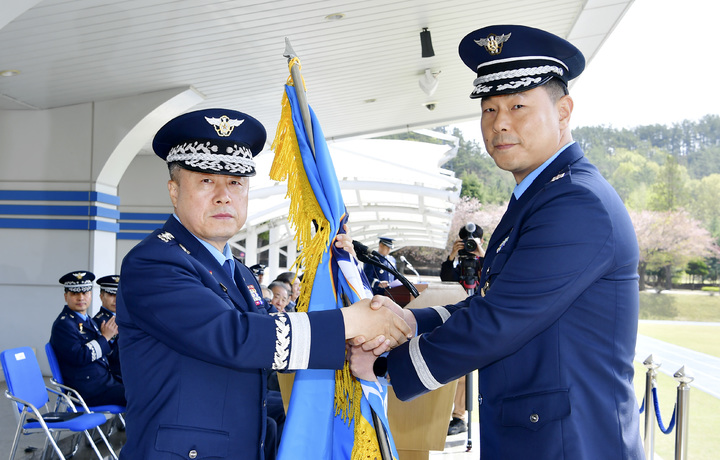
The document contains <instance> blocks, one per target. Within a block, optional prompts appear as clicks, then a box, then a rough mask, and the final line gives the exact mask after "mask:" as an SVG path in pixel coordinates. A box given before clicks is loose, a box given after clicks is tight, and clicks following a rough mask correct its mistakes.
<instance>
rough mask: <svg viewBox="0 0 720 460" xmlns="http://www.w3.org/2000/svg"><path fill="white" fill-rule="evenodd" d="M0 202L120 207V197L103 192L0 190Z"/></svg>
mask: <svg viewBox="0 0 720 460" xmlns="http://www.w3.org/2000/svg"><path fill="white" fill-rule="evenodd" d="M0 200H7V201H13V200H15V201H20V200H22V201H98V202H100V203H107V204H112V205H115V206H119V205H120V197H118V196H115V195H110V194H108V193H102V192H92V191H72V190H0Z"/></svg>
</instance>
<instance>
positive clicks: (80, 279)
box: [58, 271, 95, 292]
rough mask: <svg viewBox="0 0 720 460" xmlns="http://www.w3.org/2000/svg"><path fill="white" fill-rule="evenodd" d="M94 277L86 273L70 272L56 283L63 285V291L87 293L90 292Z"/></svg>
mask: <svg viewBox="0 0 720 460" xmlns="http://www.w3.org/2000/svg"><path fill="white" fill-rule="evenodd" d="M94 279H95V275H94V274H93V273H91V272H88V271H83V272H81V271H77V272H70V273H67V274H65V275H63V276H62V277H61V278H60V279H59V280H58V281H59V282H60V284H62V285H63V287H64V288H65V290H67V291H71V292H88V291H92V286H93V283H92V282H93V280H94Z"/></svg>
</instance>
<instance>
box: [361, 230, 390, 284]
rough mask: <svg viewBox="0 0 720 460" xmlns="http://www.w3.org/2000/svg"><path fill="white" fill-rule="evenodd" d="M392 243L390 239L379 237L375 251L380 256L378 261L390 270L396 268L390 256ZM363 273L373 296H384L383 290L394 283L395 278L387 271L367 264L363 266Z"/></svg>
mask: <svg viewBox="0 0 720 460" xmlns="http://www.w3.org/2000/svg"><path fill="white" fill-rule="evenodd" d="M394 241H395V240H393V239H392V238H388V237H385V236H381V237H380V242H379V244H378V250H377V252H378V253H379V254H380V255H381V256H382V257H381V258H380V261H381V262H382V263H383V265H385V266H386V267H390V268H396V265H395V257H393V256H391V255H390V250H391V249H392V248H393V246H394ZM363 272H364V273H365V276H366V277H367V279H368V281H369V282H370V289H372V292H373V294H385V289H386V288H387V287H388V286H390V283H392V282H393V281H395V276H394V275H393V274H392V273H390V272H389V271H387V269H386V268H381V267H377V266H375V265H372V264H369V263H366V264H365V266H364V267H363Z"/></svg>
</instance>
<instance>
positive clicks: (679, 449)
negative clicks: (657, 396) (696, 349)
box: [673, 366, 695, 460]
mask: <svg viewBox="0 0 720 460" xmlns="http://www.w3.org/2000/svg"><path fill="white" fill-rule="evenodd" d="M673 377H675V380H677V381H678V382H679V383H680V384H679V385H678V388H677V402H676V406H675V407H676V408H677V409H676V412H675V460H687V450H688V423H689V422H690V382H692V381H693V380H695V377H693V376H692V375H691V374H690V372H688V370H686V369H685V366H683V367H681V368H680V369H678V371H677V372H675V374H674V375H673Z"/></svg>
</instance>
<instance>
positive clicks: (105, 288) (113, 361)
mask: <svg viewBox="0 0 720 460" xmlns="http://www.w3.org/2000/svg"><path fill="white" fill-rule="evenodd" d="M95 282H96V283H97V285H98V286H100V302H101V304H102V305H100V311H98V312H97V313H96V314H95V316H93V319H94V320H95V325H97V327H98V328H101V327H102V325H103V323H105V322H107V321H110V320H111V319H113V318H115V307H116V297H117V287H118V283H119V282H120V275H107V276H103V277H101V278H98V279H97V281H95ZM107 360H108V364H110V372H111V373H112V375H113V376H114V377H115V378H116V379H117V380H118V381H120V382H122V372H120V350H119V346H118V340H117V335H115V336H114V337H113V338H111V339H110V353H108V355H107Z"/></svg>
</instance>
